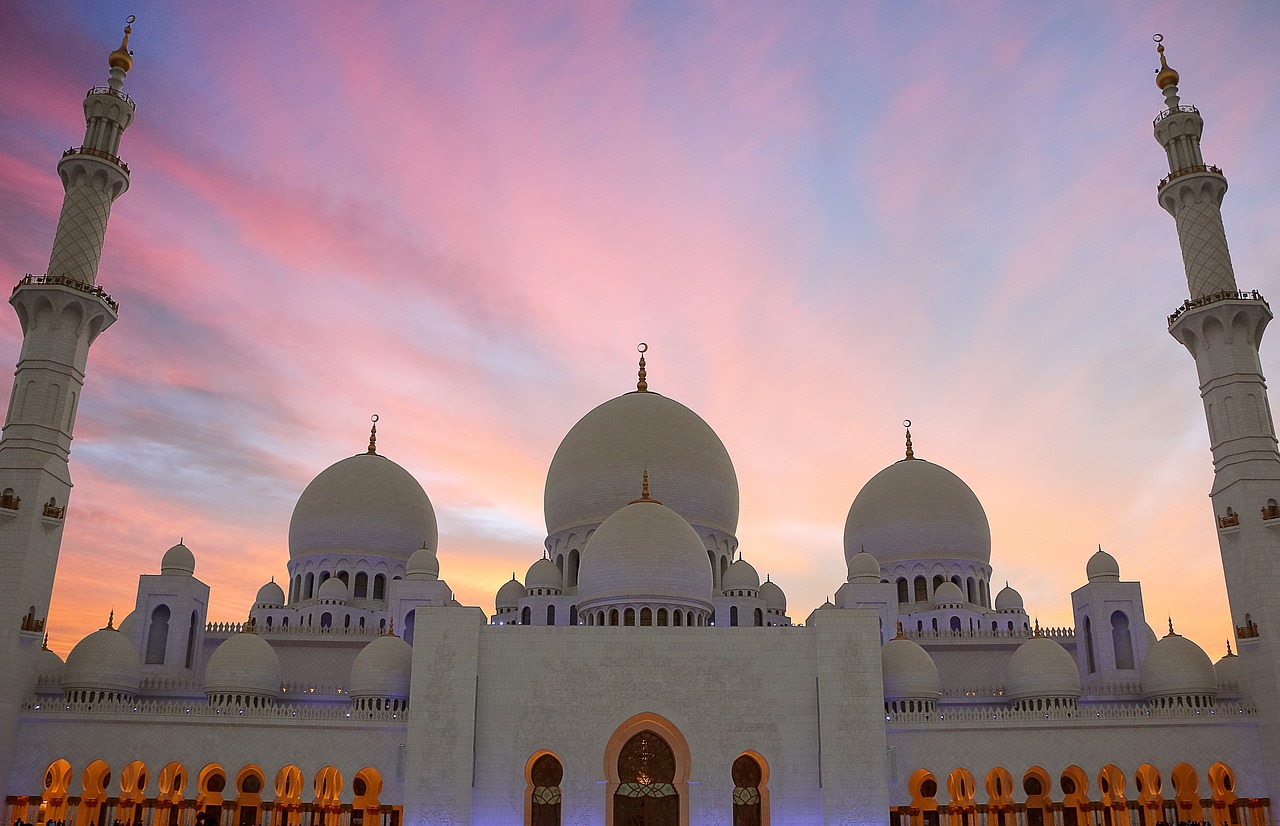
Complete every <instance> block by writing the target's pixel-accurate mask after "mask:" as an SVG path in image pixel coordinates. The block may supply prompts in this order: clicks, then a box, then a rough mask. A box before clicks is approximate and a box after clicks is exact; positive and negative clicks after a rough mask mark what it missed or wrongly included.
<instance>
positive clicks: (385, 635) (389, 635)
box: [382, 574, 515, 637]
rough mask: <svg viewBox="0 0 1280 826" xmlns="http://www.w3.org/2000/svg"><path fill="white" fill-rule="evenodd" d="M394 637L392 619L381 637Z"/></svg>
mask: <svg viewBox="0 0 1280 826" xmlns="http://www.w3.org/2000/svg"><path fill="white" fill-rule="evenodd" d="M512 576H515V574H512ZM395 635H396V618H395V617H392V618H391V621H390V622H388V623H387V633H385V634H383V635H382V636H384V637H394V636H395Z"/></svg>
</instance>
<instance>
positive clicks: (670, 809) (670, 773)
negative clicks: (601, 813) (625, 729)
mask: <svg viewBox="0 0 1280 826" xmlns="http://www.w3.org/2000/svg"><path fill="white" fill-rule="evenodd" d="M675 777H676V756H675V753H674V752H672V751H671V747H670V746H669V745H667V742H666V741H665V740H663V739H662V738H661V737H659V736H658V734H657V733H656V732H653V731H649V730H648V729H646V730H644V731H641V732H640V733H639V734H636V735H635V736H634V737H632V738H631V739H630V740H628V741H627V743H626V745H624V746H623V747H622V751H621V753H620V754H619V755H618V789H617V791H615V792H614V793H613V822H614V823H615V824H623V823H679V822H680V797H679V795H678V793H677V792H676V788H675V786H674V785H673V781H674V780H675Z"/></svg>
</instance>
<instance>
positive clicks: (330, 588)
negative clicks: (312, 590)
mask: <svg viewBox="0 0 1280 826" xmlns="http://www.w3.org/2000/svg"><path fill="white" fill-rule="evenodd" d="M316 599H319V600H325V601H329V602H346V601H347V583H345V582H343V581H342V580H340V579H338V578H337V577H336V576H331V577H329V578H328V579H326V580H325V581H324V582H322V583H320V590H319V591H317V592H316Z"/></svg>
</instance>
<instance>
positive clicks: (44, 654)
mask: <svg viewBox="0 0 1280 826" xmlns="http://www.w3.org/2000/svg"><path fill="white" fill-rule="evenodd" d="M65 670H66V663H64V662H63V661H62V658H61V657H59V656H58V654H57V652H54V651H50V650H49V649H48V648H41V649H40V650H39V651H37V652H36V669H35V671H36V674H35V676H36V682H37V683H38V684H39V683H43V684H44V685H45V686H51V687H56V686H60V685H61V684H62V675H63V672H64V671H65Z"/></svg>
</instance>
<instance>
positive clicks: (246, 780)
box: [232, 763, 266, 823]
mask: <svg viewBox="0 0 1280 826" xmlns="http://www.w3.org/2000/svg"><path fill="white" fill-rule="evenodd" d="M265 787H266V775H264V774H263V772H262V769H261V768H260V767H259V766H257V765H255V764H253V763H250V764H248V765H246V766H244V767H243V768H241V769H240V771H239V773H238V774H237V775H236V785H235V791H236V803H235V806H236V809H235V819H234V820H233V821H232V822H233V823H257V822H258V820H259V818H258V812H260V811H262V792H263V789H264V788H265Z"/></svg>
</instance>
